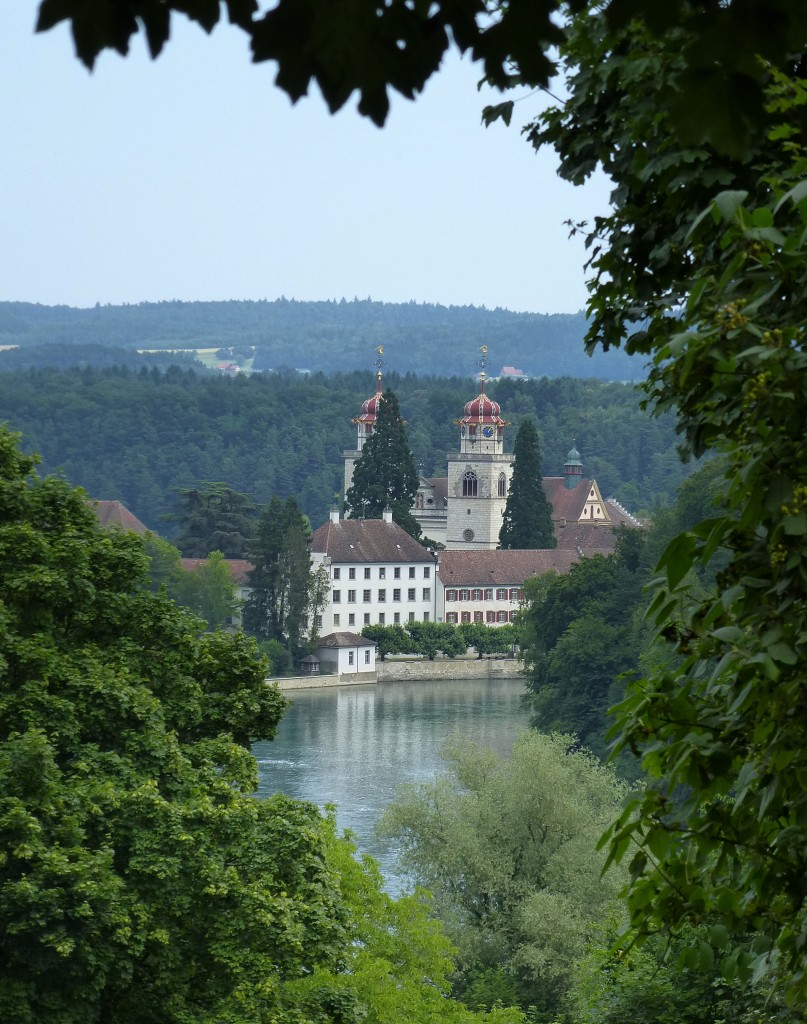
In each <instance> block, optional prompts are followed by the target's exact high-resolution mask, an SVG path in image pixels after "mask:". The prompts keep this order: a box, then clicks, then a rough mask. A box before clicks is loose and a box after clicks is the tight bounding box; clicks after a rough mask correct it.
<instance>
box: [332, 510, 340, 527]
mask: <svg viewBox="0 0 807 1024" xmlns="http://www.w3.org/2000/svg"><path fill="white" fill-rule="evenodd" d="M331 522H332V523H337V524H338V522H339V509H338V508H332V509H331Z"/></svg>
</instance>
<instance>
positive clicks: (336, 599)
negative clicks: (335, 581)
mask: <svg viewBox="0 0 807 1024" xmlns="http://www.w3.org/2000/svg"><path fill="white" fill-rule="evenodd" d="M331 603H332V604H341V603H342V591H341V590H334V592H333V598H332V599H331Z"/></svg>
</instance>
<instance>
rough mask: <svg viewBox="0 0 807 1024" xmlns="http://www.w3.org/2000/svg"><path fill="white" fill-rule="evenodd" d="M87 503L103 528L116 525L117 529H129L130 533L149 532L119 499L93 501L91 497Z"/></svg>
mask: <svg viewBox="0 0 807 1024" xmlns="http://www.w3.org/2000/svg"><path fill="white" fill-rule="evenodd" d="M88 504H89V506H90V508H91V509H92V510H93V512H95V514H96V515H97V516H98V522H99V523H100V524H101V526H103V527H104V528H105V529H108V528H110V527H117V528H118V529H119V530H131V531H132V533H139V534H140V535H141V536H143V534H146V533H148V532H149V528H148V527H147V526H146V525H145V524H144V523H141V522H140V520H139V519H138V518H137V516H136V515H134V514H133V513H132V512H130V511H129V509H128V508H127V507H126V506H125V505H124V504H123V502H121V501H95V500H93V499H92V498H91V499H89V502H88Z"/></svg>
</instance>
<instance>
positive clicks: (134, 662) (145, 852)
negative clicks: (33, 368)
mask: <svg viewBox="0 0 807 1024" xmlns="http://www.w3.org/2000/svg"><path fill="white" fill-rule="evenodd" d="M33 462H34V460H33V459H31V458H28V457H26V456H23V455H21V454H20V452H19V450H18V448H17V444H16V439H15V438H14V437H13V436H12V435H10V434H9V433H8V432H6V431H2V432H0V562H2V566H3V571H2V573H0V609H2V614H1V615H0V657H1V658H2V663H3V666H4V669H3V673H2V676H1V677H0V723H2V725H0V793H1V794H2V795H1V796H0V845H2V855H1V856H0V918H2V920H3V929H2V933H0V959H2V963H3V969H2V972H0V1016H2V1018H3V1019H4V1020H9V1021H11V1020H13V1021H31V1022H33V1021H36V1022H38V1024H51V1022H53V1024H66V1022H78V1021H99V1022H100V1021H104V1022H109V1024H115V1022H126V1024H136V1022H139V1021H142V1022H147V1021H148V1022H151V1021H154V1020H162V1021H166V1022H179V1021H188V1020H194V1021H203V1020H205V1021H207V1020H222V1019H233V1018H234V1016H237V1018H238V1019H239V1020H243V1021H250V1022H252V1021H254V1022H257V1021H264V1020H266V1019H268V1017H273V1018H274V1019H277V1020H282V1019H284V1017H283V1014H284V1012H285V1011H284V1010H283V1001H284V997H283V988H284V985H285V983H286V982H287V981H289V980H292V979H295V978H297V977H300V976H302V975H305V974H307V973H309V972H310V970H311V967H312V965H313V964H318V963H323V964H333V965H336V964H337V963H338V962H339V958H340V956H341V945H342V941H343V934H344V932H343V927H342V924H341V912H340V909H339V901H338V898H337V896H336V894H335V889H334V887H333V883H332V878H331V874H330V872H329V871H328V869H327V868H326V867H325V865H324V861H323V844H322V839H321V837H320V836H319V835H318V830H319V824H318V822H319V817H318V814H317V812H316V809H315V808H313V807H310V806H307V805H304V804H299V803H295V802H294V801H291V800H288V799H287V798H285V797H281V796H278V797H274V798H272V799H270V800H268V801H256V800H254V799H253V798H252V797H250V796H249V795H248V794H249V793H251V792H252V790H253V789H254V788H255V786H256V783H257V773H256V767H255V763H254V760H253V759H252V757H251V756H250V754H249V751H248V747H249V745H250V744H251V743H252V742H253V741H254V740H256V739H258V738H261V737H263V738H271V737H272V735H273V734H274V731H275V728H276V726H277V723H278V721H279V719H280V716H281V714H282V712H283V709H284V707H285V705H286V701H285V699H284V698H283V697H282V696H281V694H280V693H279V692H278V691H277V689H276V688H273V687H267V686H266V684H265V681H264V674H265V673H264V669H263V666H262V665H261V663H260V662H259V661H257V660H256V659H255V657H254V645H253V643H252V642H251V641H249V640H248V639H247V638H245V637H244V636H243V635H235V636H228V635H226V634H221V633H219V634H204V635H199V634H198V633H197V630H196V629H195V623H194V621H193V620H189V619H188V618H187V616H186V615H185V613H183V612H182V611H181V610H180V609H178V608H177V607H175V606H174V605H173V604H172V603H171V602H170V601H169V600H168V599H167V597H165V596H164V595H162V594H155V593H153V592H151V591H150V590H149V589H148V587H147V577H146V567H147V561H146V556H145V554H144V551H143V543H142V540H141V539H140V538H138V537H137V536H135V535H134V534H129V533H125V532H124V531H106V530H102V529H101V528H100V526H99V525H98V522H97V520H96V518H95V515H94V514H93V512H92V511H91V510H90V509H89V508H88V507H87V505H86V503H85V500H84V497H83V494H82V493H81V492H78V491H73V490H72V489H71V488H70V487H69V485H68V484H66V483H65V482H64V481H63V480H60V479H55V478H45V479H39V478H37V477H35V476H33V475H32V467H33ZM295 1019H296V1018H295Z"/></svg>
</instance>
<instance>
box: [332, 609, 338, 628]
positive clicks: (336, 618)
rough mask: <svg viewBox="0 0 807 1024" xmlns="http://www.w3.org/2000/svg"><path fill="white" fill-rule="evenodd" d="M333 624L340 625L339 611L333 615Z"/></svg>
mask: <svg viewBox="0 0 807 1024" xmlns="http://www.w3.org/2000/svg"><path fill="white" fill-rule="evenodd" d="M333 624H334V626H338V625H339V613H338V612H337V613H336V615H334V617H333Z"/></svg>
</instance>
